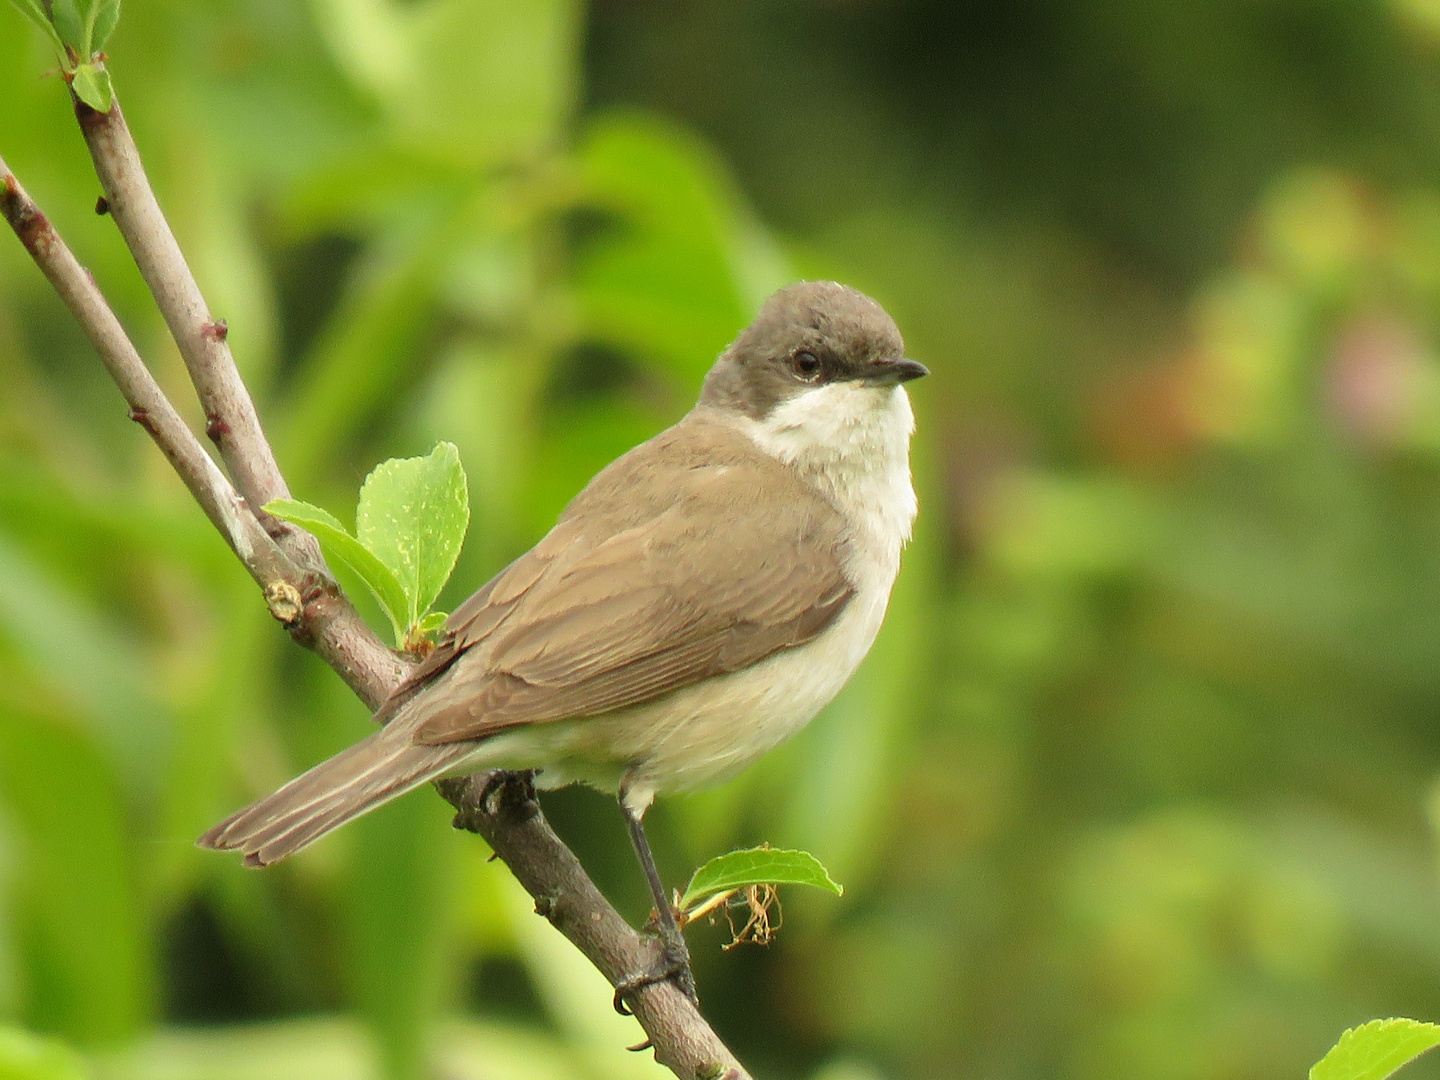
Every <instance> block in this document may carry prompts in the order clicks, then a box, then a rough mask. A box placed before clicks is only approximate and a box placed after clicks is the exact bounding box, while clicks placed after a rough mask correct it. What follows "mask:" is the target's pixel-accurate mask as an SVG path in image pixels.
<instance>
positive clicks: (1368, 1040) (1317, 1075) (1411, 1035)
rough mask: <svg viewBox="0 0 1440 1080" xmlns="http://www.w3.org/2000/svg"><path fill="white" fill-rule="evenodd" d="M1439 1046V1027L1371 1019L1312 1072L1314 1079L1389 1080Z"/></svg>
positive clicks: (1349, 1033)
mask: <svg viewBox="0 0 1440 1080" xmlns="http://www.w3.org/2000/svg"><path fill="white" fill-rule="evenodd" d="M1435 1046H1440V1027H1437V1026H1436V1025H1435V1024H1424V1023H1421V1022H1420V1021H1418V1020H1405V1019H1394V1020H1371V1021H1370V1022H1369V1023H1368V1024H1361V1025H1360V1026H1359V1027H1355V1028H1351V1029H1350V1030H1349V1031H1347V1032H1345V1034H1343V1035H1341V1036H1340V1041H1339V1042H1337V1043H1336V1044H1335V1045H1334V1046H1333V1047H1332V1048H1331V1050H1330V1052H1329V1053H1328V1054H1326V1055H1325V1056H1324V1057H1323V1058H1321V1059H1320V1061H1319V1063H1318V1064H1316V1065H1315V1067H1314V1068H1313V1069H1311V1070H1310V1080H1385V1078H1386V1077H1387V1076H1391V1075H1393V1074H1394V1073H1395V1071H1396V1070H1397V1069H1399V1068H1400V1067H1401V1066H1402V1065H1407V1064H1409V1063H1410V1062H1412V1061H1414V1060H1415V1059H1416V1058H1417V1057H1419V1056H1420V1055H1421V1054H1423V1053H1424V1052H1425V1051H1426V1050H1429V1049H1431V1048H1432V1047H1435Z"/></svg>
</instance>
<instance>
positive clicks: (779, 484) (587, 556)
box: [407, 424, 852, 744]
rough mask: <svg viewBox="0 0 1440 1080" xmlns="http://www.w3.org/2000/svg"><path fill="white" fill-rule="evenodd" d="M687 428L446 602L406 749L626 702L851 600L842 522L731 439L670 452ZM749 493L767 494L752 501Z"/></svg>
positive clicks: (703, 671)
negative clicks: (449, 607) (451, 608)
mask: <svg viewBox="0 0 1440 1080" xmlns="http://www.w3.org/2000/svg"><path fill="white" fill-rule="evenodd" d="M684 426H685V425H683V424H682V425H678V426H677V427H676V428H672V429H671V430H670V432H667V433H666V436H669V437H671V439H672V442H671V443H670V444H669V445H667V444H665V442H664V439H665V436H662V437H660V438H657V439H656V440H652V442H651V443H648V444H646V445H645V446H642V447H639V448H637V450H635V451H632V452H631V455H627V457H628V458H638V460H631V461H630V462H629V466H630V468H629V469H628V470H617V466H620V465H624V464H626V459H624V458H622V459H621V461H620V462H618V463H617V465H614V466H611V468H610V469H608V470H606V471H605V472H602V473H601V474H600V476H599V477H597V478H596V480H595V481H592V483H591V485H590V487H589V488H587V489H586V491H585V492H582V494H581V495H580V496H579V497H577V499H576V501H575V503H573V504H572V505H571V508H570V509H569V510H567V512H566V515H565V516H564V517H562V519H561V521H560V523H559V525H557V526H556V528H555V529H554V530H553V531H552V532H551V533H550V534H549V535H548V536H547V537H546V538H545V539H544V540H542V541H541V542H540V543H539V544H537V545H536V547H535V548H534V549H532V550H531V551H530V552H529V553H527V554H526V555H524V556H522V557H521V558H520V559H518V560H516V562H515V563H513V564H512V565H511V566H510V567H508V568H507V569H506V570H505V571H503V572H502V573H501V574H500V575H497V577H496V578H495V580H494V581H492V582H491V583H490V584H489V585H487V586H486V587H485V588H484V589H482V590H481V591H480V592H479V593H477V594H476V595H475V596H474V597H472V598H471V599H470V600H469V601H467V602H466V603H465V604H464V605H462V606H461V607H460V608H459V609H457V611H456V612H455V614H454V615H453V616H452V617H451V620H450V624H449V627H448V630H449V633H448V635H447V637H446V639H445V640H444V641H443V642H442V643H441V645H440V646H439V647H438V648H437V649H436V652H435V654H433V656H432V659H431V661H430V662H429V663H427V665H425V669H428V670H424V669H422V672H421V673H420V674H418V675H417V678H423V679H425V680H427V682H429V683H430V685H428V686H427V688H426V689H425V694H424V697H423V698H422V699H420V701H417V705H419V704H421V703H422V702H423V703H424V705H425V706H426V707H424V708H423V709H416V710H407V715H408V714H410V713H414V714H415V715H414V721H413V722H414V723H415V729H414V734H413V738H414V739H415V741H416V742H420V743H425V744H439V743H448V742H456V741H462V740H471V739H478V738H484V737H485V736H487V735H490V734H493V733H495V732H497V731H500V730H503V729H505V728H509V727H514V726H516V725H520V724H532V723H544V722H547V721H553V720H560V719H571V718H578V717H585V716H593V715H597V714H600V713H604V712H609V711H612V710H615V709H620V708H625V707H628V706H631V705H636V704H640V703H642V702H645V701H649V700H653V699H655V698H658V697H660V696H662V695H664V694H668V693H671V692H673V691H675V690H677V689H679V688H681V687H684V686H687V685H690V684H692V683H695V682H697V681H699V680H701V679H705V678H709V677H711V676H714V675H719V674H724V673H728V672H733V671H738V670H741V669H742V668H745V667H748V666H750V665H751V664H754V663H756V662H757V661H759V660H761V659H763V658H764V657H766V656H769V655H770V654H772V653H774V652H776V651H778V650H780V649H785V648H792V647H794V646H796V645H799V644H802V643H804V642H805V641H809V640H811V639H812V638H814V637H815V636H816V635H818V634H819V633H821V632H822V631H823V630H824V629H825V628H826V627H827V626H828V625H829V624H830V622H831V621H832V620H833V619H834V618H835V617H836V616H837V615H838V614H839V612H840V611H841V610H842V609H843V608H844V606H845V604H846V603H847V602H848V601H849V599H850V596H851V592H852V590H851V587H850V585H849V583H848V581H847V579H846V577H845V575H844V572H843V559H844V553H845V550H846V545H847V543H848V534H847V532H846V529H845V527H844V522H843V519H842V518H841V517H840V515H839V514H838V513H837V512H836V511H835V510H834V509H833V507H831V506H830V505H829V504H828V503H826V502H825V501H824V500H823V499H822V498H820V497H819V496H818V495H817V494H815V493H814V492H813V491H812V490H811V489H810V488H809V487H808V486H806V485H805V484H804V483H803V482H802V481H800V480H799V479H798V478H797V477H795V476H794V475H793V474H792V473H791V472H790V471H789V470H787V469H785V468H784V467H783V466H781V465H780V463H778V462H776V461H774V460H773V459H771V458H769V457H768V456H767V455H765V454H763V453H762V452H761V451H759V450H758V449H756V448H755V447H754V446H753V444H752V443H751V442H750V440H749V439H748V438H746V437H745V436H743V434H740V433H738V432H735V433H733V436H732V435H731V434H730V433H729V432H727V431H721V432H719V433H718V435H717V433H716V432H714V431H706V432H700V433H696V432H693V431H692V432H689V433H688V435H689V437H690V438H691V439H692V440H694V441H695V442H698V444H699V448H698V449H697V448H696V446H694V445H690V446H687V445H684V444H682V445H680V446H678V447H677V446H675V445H674V441H673V440H674V438H675V435H676V433H679V434H680V435H681V436H685V435H686V434H687V433H686V432H684V431H682V429H683V428H684ZM697 434H699V435H703V436H705V438H701V439H698V440H697V439H696V435H697ZM657 444H659V445H657ZM717 444H718V445H717ZM614 472H619V473H620V474H621V475H619V476H617V475H614ZM637 472H638V473H639V474H640V475H641V476H642V477H643V479H644V484H643V485H636V484H635V483H634V482H633V480H634V474H636V473H637ZM626 473H629V474H630V477H631V482H629V483H626V482H624V481H625V474H626ZM607 474H611V475H607ZM761 486H763V487H764V489H765V490H766V491H767V493H768V494H769V495H770V496H778V497H767V498H765V499H758V498H756V497H755V492H756V490H757V489H758V488H760V487H761ZM637 489H638V490H637ZM656 492H662V493H666V494H667V495H668V498H664V499H657V498H655V493H656ZM647 499H648V502H647ZM637 503H638V504H639V505H638V507H637V505H636V504H637Z"/></svg>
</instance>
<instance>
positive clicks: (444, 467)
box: [265, 443, 470, 649]
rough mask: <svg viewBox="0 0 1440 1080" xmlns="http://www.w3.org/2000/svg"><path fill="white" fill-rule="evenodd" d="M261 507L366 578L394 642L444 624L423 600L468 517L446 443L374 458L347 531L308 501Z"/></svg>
mask: <svg viewBox="0 0 1440 1080" xmlns="http://www.w3.org/2000/svg"><path fill="white" fill-rule="evenodd" d="M265 510H266V511H267V512H268V513H271V514H274V515H275V516H276V517H278V518H281V519H282V520H284V521H288V522H290V523H291V524H294V525H299V526H300V527H301V528H303V529H307V530H309V531H310V532H312V533H313V534H314V535H315V537H316V538H317V539H318V540H319V541H320V545H321V547H322V548H323V549H324V551H325V555H326V557H327V558H330V559H333V560H335V561H336V562H337V563H340V564H341V565H342V566H345V567H346V568H347V569H349V570H350V571H351V572H352V573H354V574H355V575H356V576H357V577H359V578H360V580H361V581H363V582H364V583H365V586H366V587H367V588H368V589H369V590H370V591H371V593H373V594H374V596H375V599H376V600H378V601H379V602H380V606H381V608H382V609H383V610H384V612H385V615H386V617H387V618H389V620H390V626H391V628H392V629H393V631H394V633H395V645H396V647H397V648H401V649H406V648H412V647H414V646H415V645H416V644H417V643H418V642H420V641H422V640H424V638H425V637H426V636H427V635H428V634H430V633H432V632H433V631H435V630H438V629H439V628H440V627H441V626H443V625H444V620H445V616H444V615H443V614H442V613H440V612H431V611H430V606H431V605H432V604H434V603H435V600H436V598H437V597H438V596H439V595H440V590H441V589H443V588H444V587H445V582H446V581H447V580H449V578H450V572H451V571H452V570H454V569H455V560H456V559H458V558H459V557H460V548H461V545H462V544H463V543H464V541H465V530H466V529H467V528H468V527H469V524H470V500H469V494H468V490H467V487H466V482H465V469H464V467H463V466H462V465H461V464H460V453H459V451H458V450H456V449H455V446H454V444H453V443H439V444H437V445H436V447H435V449H434V450H432V451H431V452H430V453H429V454H428V455H427V456H425V457H417V458H404V459H400V458H392V459H391V460H389V461H386V462H382V463H381V464H379V465H377V466H376V467H375V469H374V470H373V471H372V472H371V473H370V475H369V476H367V477H366V478H365V483H364V484H362V485H361V487H360V502H359V505H358V506H357V507H356V509H355V535H354V536H352V535H351V534H350V533H349V532H348V531H347V530H346V529H345V526H344V525H342V524H341V523H340V522H339V521H338V520H337V519H336V518H335V517H334V516H333V515H332V514H330V513H329V512H328V511H326V510H322V509H321V508H320V507H318V506H312V505H310V504H309V503H305V502H298V501H296V500H294V499H276V500H275V501H273V502H270V503H267V504H266V505H265Z"/></svg>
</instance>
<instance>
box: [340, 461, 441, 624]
mask: <svg viewBox="0 0 1440 1080" xmlns="http://www.w3.org/2000/svg"><path fill="white" fill-rule="evenodd" d="M469 524H470V502H469V494H468V492H467V489H466V484H465V470H464V468H462V467H461V465H460V452H459V451H458V450H456V449H455V446H454V444H453V443H446V442H442V443H439V444H438V445H436V447H435V449H434V450H433V451H431V452H430V454H429V455H427V456H426V457H419V458H392V459H391V460H389V461H386V462H383V463H382V464H380V465H378V466H376V467H375V471H374V472H372V473H371V474H370V475H369V476H367V477H366V478H365V484H364V486H363V487H361V489H360V505H359V506H358V507H357V508H356V510H355V535H356V537H357V538H358V539H359V541H360V543H362V544H364V545H365V547H366V548H368V549H369V550H370V551H371V552H372V553H373V554H374V555H375V556H376V558H378V559H379V560H380V561H381V562H383V563H384V564H385V565H386V566H388V567H389V568H390V570H391V572H392V573H393V574H394V575H395V577H396V579H397V580H398V581H399V582H400V585H401V587H402V588H403V589H404V591H405V596H406V599H407V601H408V607H407V609H406V620H405V622H406V625H407V626H411V625H414V624H415V623H417V622H419V620H420V617H421V616H422V615H424V614H425V612H427V611H428V610H429V609H430V605H431V604H433V603H434V602H435V598H436V597H437V596H439V595H440V590H441V589H442V588H444V586H445V582H446V581H447V580H448V579H449V577H450V571H452V570H454V569H455V560H456V559H457V558H459V556H460V545H461V544H462V543H464V541H465V529H466V527H467V526H468V525H469Z"/></svg>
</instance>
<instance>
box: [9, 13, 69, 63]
mask: <svg viewBox="0 0 1440 1080" xmlns="http://www.w3.org/2000/svg"><path fill="white" fill-rule="evenodd" d="M10 2H11V3H12V4H14V5H15V6H16V7H17V8H19V9H20V14H22V15H24V16H25V17H26V18H27V19H29V20H30V21H31V22H33V23H34V24H35V25H36V26H38V27H39V28H40V29H41V30H42V31H43V32H44V34H45V36H46V37H48V38H49V39H50V44H51V45H53V46H55V52H56V54H57V55H59V56H62V57H63V56H64V55H65V43H64V42H63V41H61V40H60V35H59V34H57V33H56V32H55V26H54V24H53V23H51V22H50V19H49V17H48V16H47V15H46V14H45V8H44V6H43V5H42V4H41V3H40V0H10Z"/></svg>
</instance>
